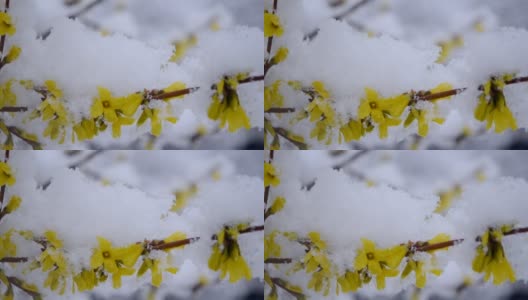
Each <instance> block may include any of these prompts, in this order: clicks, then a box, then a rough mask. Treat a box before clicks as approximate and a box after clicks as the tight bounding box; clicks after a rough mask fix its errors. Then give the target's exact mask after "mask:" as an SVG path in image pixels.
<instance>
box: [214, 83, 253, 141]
mask: <svg viewBox="0 0 528 300" xmlns="http://www.w3.org/2000/svg"><path fill="white" fill-rule="evenodd" d="M244 77H245V74H238V75H237V76H232V77H227V78H225V79H222V80H221V81H220V82H218V83H217V84H216V92H215V93H214V94H213V96H212V98H213V101H212V102H211V105H210V106H209V109H208V110H207V115H208V116H209V118H210V119H212V120H218V121H220V127H225V126H226V125H228V130H229V131H230V132H235V131H237V130H238V129H240V128H242V127H244V128H246V129H249V128H251V124H250V122H249V118H248V116H247V115H246V112H245V111H244V108H243V107H242V105H240V99H239V97H238V93H237V86H238V81H239V80H241V79H243V78H244Z"/></svg>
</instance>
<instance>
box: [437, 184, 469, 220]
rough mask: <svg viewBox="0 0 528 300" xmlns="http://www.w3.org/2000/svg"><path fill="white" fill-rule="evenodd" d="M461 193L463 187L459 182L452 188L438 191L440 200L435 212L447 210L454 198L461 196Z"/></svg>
mask: <svg viewBox="0 0 528 300" xmlns="http://www.w3.org/2000/svg"><path fill="white" fill-rule="evenodd" d="M460 195H462V188H461V187H460V185H458V184H457V185H455V186H454V187H453V188H452V189H449V190H445V191H440V192H439V193H438V196H439V197H440V200H438V204H437V205H436V208H435V210H434V212H435V213H444V212H446V211H447V210H448V209H449V208H450V207H451V204H452V202H453V200H454V199H456V198H458V197H460Z"/></svg>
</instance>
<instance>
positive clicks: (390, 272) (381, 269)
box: [354, 238, 407, 290]
mask: <svg viewBox="0 0 528 300" xmlns="http://www.w3.org/2000/svg"><path fill="white" fill-rule="evenodd" d="M361 241H362V243H363V248H362V249H360V250H359V251H358V253H357V255H356V258H355V259H354V269H356V270H358V271H360V272H366V271H368V273H369V275H370V276H376V286H377V288H378V289H379V290H382V289H384V288H385V277H394V276H398V273H399V271H398V269H397V268H398V266H399V265H400V263H401V261H402V259H403V257H404V256H405V255H406V253H407V247H406V246H395V247H392V248H389V249H376V245H375V244H374V242H373V241H371V240H368V239H365V238H362V239H361Z"/></svg>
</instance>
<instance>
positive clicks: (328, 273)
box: [302, 231, 334, 296]
mask: <svg viewBox="0 0 528 300" xmlns="http://www.w3.org/2000/svg"><path fill="white" fill-rule="evenodd" d="M308 238H309V242H310V247H309V249H310V250H309V251H308V252H307V253H306V254H305V255H304V257H303V259H302V263H303V264H304V266H305V271H306V273H308V274H311V276H312V277H311V279H310V281H309V282H308V288H310V289H313V290H315V291H316V292H320V291H322V292H323V295H325V296H327V295H328V293H329V291H330V280H331V279H332V278H333V277H334V267H333V265H332V262H331V261H330V259H329V258H328V254H327V252H326V249H327V245H326V242H325V241H324V240H322V239H321V236H320V234H319V233H318V232H314V231H312V232H310V233H308Z"/></svg>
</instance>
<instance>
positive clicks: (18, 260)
mask: <svg viewBox="0 0 528 300" xmlns="http://www.w3.org/2000/svg"><path fill="white" fill-rule="evenodd" d="M28 260H29V259H28V258H27V257H3V258H0V263H21V262H27V261H28Z"/></svg>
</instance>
